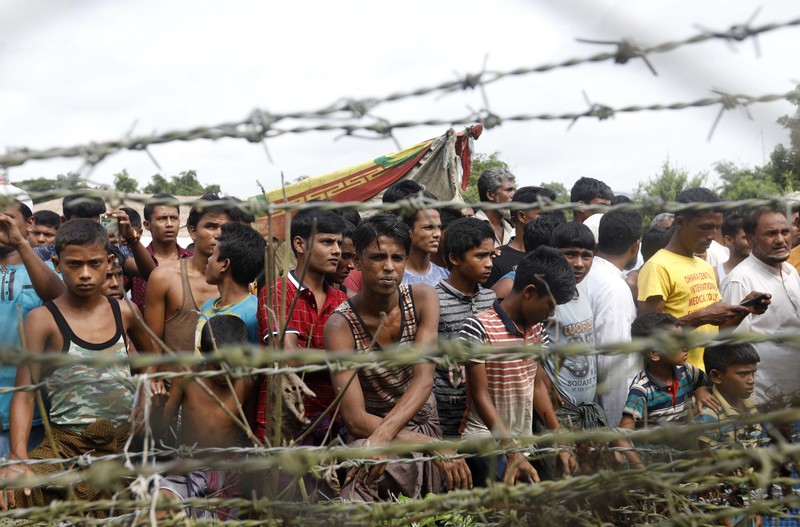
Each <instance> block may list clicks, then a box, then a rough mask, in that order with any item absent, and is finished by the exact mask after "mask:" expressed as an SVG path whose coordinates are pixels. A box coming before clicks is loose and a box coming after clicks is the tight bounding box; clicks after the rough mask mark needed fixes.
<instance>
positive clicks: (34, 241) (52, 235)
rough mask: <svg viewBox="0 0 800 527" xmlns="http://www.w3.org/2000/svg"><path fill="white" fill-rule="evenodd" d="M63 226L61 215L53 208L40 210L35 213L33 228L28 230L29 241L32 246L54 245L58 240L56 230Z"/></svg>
mask: <svg viewBox="0 0 800 527" xmlns="http://www.w3.org/2000/svg"><path fill="white" fill-rule="evenodd" d="M60 226H61V217H60V216H59V215H58V214H56V213H55V212H53V211H52V210H40V211H38V212H34V213H33V228H32V229H31V230H30V231H28V242H30V244H31V247H38V246H40V245H52V244H53V243H55V241H56V232H58V228H59V227H60Z"/></svg>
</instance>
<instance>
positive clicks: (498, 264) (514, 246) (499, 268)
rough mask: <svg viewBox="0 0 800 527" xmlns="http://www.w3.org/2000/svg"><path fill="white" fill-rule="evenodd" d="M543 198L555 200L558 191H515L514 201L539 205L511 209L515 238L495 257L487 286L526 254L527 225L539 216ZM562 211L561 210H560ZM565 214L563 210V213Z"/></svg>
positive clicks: (498, 278) (533, 188)
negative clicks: (540, 203) (539, 204)
mask: <svg viewBox="0 0 800 527" xmlns="http://www.w3.org/2000/svg"><path fill="white" fill-rule="evenodd" d="M540 197H541V198H542V200H550V201H555V199H556V193H555V192H553V191H552V190H549V189H546V188H541V187H521V188H518V189H517V191H516V192H514V197H513V199H512V201H513V202H514V203H530V204H535V205H537V206H536V207H531V208H529V209H523V210H513V211H511V225H512V226H513V227H514V238H512V240H511V241H510V242H508V243H507V244H506V245H503V246H502V247H500V254H499V255H498V256H497V258H495V259H494V266H493V267H492V274H491V275H489V280H488V281H487V282H486V287H492V286H493V285H494V284H496V283H497V281H498V280H500V279H501V278H502V277H503V276H505V274H506V273H508V272H509V271H511V270H512V269H514V267H515V266H516V265H517V264H518V263H519V261H520V260H522V257H523V256H525V243H524V237H525V225H527V224H528V223H530V222H531V221H533V220H535V219H536V218H538V217H539V215H540V211H539V207H538V203H539V198H540ZM559 212H560V211H559ZM561 214H563V212H562V213H561Z"/></svg>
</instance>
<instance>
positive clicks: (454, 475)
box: [433, 452, 472, 490]
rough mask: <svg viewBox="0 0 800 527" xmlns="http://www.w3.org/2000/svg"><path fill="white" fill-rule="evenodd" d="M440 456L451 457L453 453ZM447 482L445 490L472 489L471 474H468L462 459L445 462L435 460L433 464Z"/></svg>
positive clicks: (467, 468)
mask: <svg viewBox="0 0 800 527" xmlns="http://www.w3.org/2000/svg"><path fill="white" fill-rule="evenodd" d="M441 454H442V455H445V456H446V455H453V454H454V453H453V452H442V453H441ZM433 464H434V465H436V468H438V469H439V470H440V471H441V473H442V474H444V479H445V481H446V482H447V490H453V489H471V488H472V472H470V470H469V467H468V466H467V463H466V462H465V461H464V460H463V459H452V460H449V461H445V460H443V459H436V460H434V462H433Z"/></svg>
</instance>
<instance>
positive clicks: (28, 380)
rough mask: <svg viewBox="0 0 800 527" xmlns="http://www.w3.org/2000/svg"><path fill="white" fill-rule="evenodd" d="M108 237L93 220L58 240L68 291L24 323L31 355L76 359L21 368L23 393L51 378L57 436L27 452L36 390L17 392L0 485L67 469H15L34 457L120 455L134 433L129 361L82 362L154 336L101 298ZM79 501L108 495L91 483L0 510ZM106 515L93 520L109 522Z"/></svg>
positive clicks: (4, 498)
mask: <svg viewBox="0 0 800 527" xmlns="http://www.w3.org/2000/svg"><path fill="white" fill-rule="evenodd" d="M107 246H108V236H107V234H106V231H105V229H104V228H103V227H102V226H100V224H98V223H96V222H93V221H91V220H87V219H79V220H73V221H70V222H67V223H65V224H64V225H63V226H62V227H61V228H60V229H59V231H58V234H57V235H56V255H57V256H56V258H55V260H54V263H55V265H56V269H57V270H58V271H59V272H60V273H61V275H62V278H63V280H64V285H65V286H66V292H64V294H62V295H61V296H59V297H58V298H56V299H55V300H54V301H51V302H48V303H47V304H45V305H44V306H43V307H39V308H37V309H35V310H33V311H31V313H30V315H29V316H28V318H27V319H26V321H25V339H26V342H27V345H28V348H29V350H30V352H31V353H33V354H44V353H57V354H58V353H61V354H65V355H68V356H69V357H70V358H74V359H76V360H75V361H69V362H67V363H66V364H64V365H60V366H55V367H49V368H47V367H42V363H41V362H40V361H37V360H33V361H30V362H29V364H27V365H26V366H25V367H20V368H18V369H17V378H16V386H17V387H18V388H23V387H27V386H30V385H31V384H35V383H39V382H41V380H42V378H43V377H47V378H48V383H47V388H46V389H47V395H48V397H49V400H50V415H49V419H50V427H51V430H52V435H49V436H48V437H46V438H45V439H44V440H43V441H42V442H41V444H39V446H38V447H36V448H35V449H33V450H32V451H30V452H28V449H27V442H28V437H29V432H30V425H31V419H32V417H33V408H34V405H35V404H36V401H35V398H36V396H35V395H34V392H32V391H16V392H15V393H14V398H13V400H12V403H11V456H10V460H11V461H12V464H10V465H8V466H6V467H5V468H3V469H2V470H1V471H0V486H6V485H5V484H4V483H5V482H6V481H7V480H10V479H16V478H18V477H25V476H30V475H33V474H37V475H40V476H44V475H51V474H55V473H57V472H60V471H64V470H66V471H69V470H73V469H76V468H77V467H72V466H69V465H68V464H64V463H62V464H60V465H59V464H52V463H45V464H35V465H24V464H19V465H15V464H13V461H25V460H28V459H52V458H56V459H59V458H60V459H65V460H66V459H71V458H74V457H77V456H81V455H84V454H89V453H91V455H93V456H98V457H99V456H103V455H110V454H116V453H119V452H120V451H121V450H122V448H123V446H124V445H125V441H126V439H127V437H128V434H129V432H130V429H131V423H132V417H133V411H132V410H133V401H134V395H135V384H134V381H133V379H132V378H131V372H130V367H129V365H128V364H127V362H113V363H112V364H109V365H106V366H98V365H96V364H88V363H85V362H81V361H80V359H82V358H93V357H109V358H113V357H117V358H122V359H125V358H127V356H128V351H127V346H128V336H130V338H131V340H133V342H134V344H135V345H136V347H137V349H139V350H143V349H148V344H149V336H148V334H147V332H146V331H145V329H144V327H143V326H141V325H140V324H139V322H138V321H137V319H136V317H135V315H134V314H133V311H131V309H130V308H129V307H128V305H127V304H119V303H118V302H117V300H116V299H113V298H108V297H105V296H103V294H102V286H103V282H104V281H105V278H106V272H107V270H108V267H109V264H110V259H111V258H112V257H111V256H110V255H109V253H108V250H107ZM70 490H71V491H72V492H73V493H74V496H75V498H77V499H78V500H84V501H96V500H101V499H105V498H109V497H110V491H109V490H108V489H103V490H101V489H97V488H94V487H92V486H91V484H90V483H89V482H87V481H83V482H80V483H77V484H76V485H74V486H73V487H72V489H67V488H65V487H58V486H55V485H51V484H48V485H46V486H42V487H37V488H31V489H23V490H17V491H16V492H14V491H11V490H6V491H4V492H2V493H0V508H3V509H5V508H6V507H7V506H8V505H10V506H16V507H19V508H27V507H34V506H43V505H46V504H47V503H49V502H50V501H52V500H54V499H65V498H67V497H68V496H69V492H70ZM106 514H107V512H106V511H104V510H101V509H95V510H90V511H89V512H87V515H89V516H93V517H103V516H105V515H106Z"/></svg>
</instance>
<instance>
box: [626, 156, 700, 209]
mask: <svg viewBox="0 0 800 527" xmlns="http://www.w3.org/2000/svg"><path fill="white" fill-rule="evenodd" d="M707 177H708V174H706V173H705V172H700V173H698V174H695V175H694V176H691V177H690V176H689V173H688V172H687V171H686V170H685V169H683V168H679V167H678V166H677V165H670V163H669V159H667V160H666V161H664V163H662V164H661V171H660V172H658V173H657V174H656V175H655V176H653V177H651V178H650V179H648V180H647V181H645V182H640V183H639V186H638V187H637V188H636V191H635V192H634V194H633V199H634V200H637V201H639V200H644V199H647V198H661V199H663V200H665V201H675V198H676V197H677V196H678V194H680V193H681V192H683V191H684V190H686V189H688V188H694V187H702V186H704V185H705V182H706V178H707Z"/></svg>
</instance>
